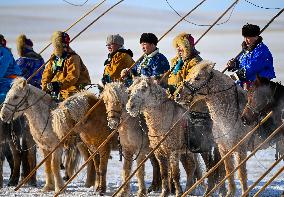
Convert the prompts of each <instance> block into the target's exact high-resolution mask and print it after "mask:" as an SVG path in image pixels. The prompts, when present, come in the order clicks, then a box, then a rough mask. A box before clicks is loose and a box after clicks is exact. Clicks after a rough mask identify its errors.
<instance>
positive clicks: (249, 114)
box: [242, 76, 284, 156]
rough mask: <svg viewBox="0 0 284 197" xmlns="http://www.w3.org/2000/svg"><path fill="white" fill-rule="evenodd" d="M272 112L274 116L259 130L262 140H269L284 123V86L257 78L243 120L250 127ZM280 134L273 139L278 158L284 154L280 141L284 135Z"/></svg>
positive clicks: (249, 94) (283, 147) (282, 143)
mask: <svg viewBox="0 0 284 197" xmlns="http://www.w3.org/2000/svg"><path fill="white" fill-rule="evenodd" d="M270 111H273V114H272V116H271V117H270V118H269V119H268V120H267V121H266V122H265V123H264V124H263V126H262V127H261V128H260V129H259V130H258V135H259V136H260V137H261V138H267V137H268V136H269V134H271V132H273V131H274V130H275V129H276V127H278V126H279V125H280V124H281V123H282V122H283V121H284V114H283V113H284V86H283V85H281V84H280V83H276V82H273V81H270V80H268V79H267V78H261V77H259V76H257V77H256V81H255V82H254V83H253V86H252V87H251V88H250V89H249V91H248V99H247V104H246V106H245V108H244V110H243V113H242V120H243V122H244V123H245V124H249V125H250V124H252V123H255V122H257V121H258V120H259V119H260V118H261V117H262V116H264V115H266V113H268V112H270ZM281 133H283V131H282V132H279V134H281ZM279 134H278V135H276V136H275V137H274V139H273V141H277V144H276V151H277V154H276V155H277V156H278V155H282V154H283V153H284V142H283V140H280V139H282V138H283V134H282V136H279ZM279 137H282V138H279Z"/></svg>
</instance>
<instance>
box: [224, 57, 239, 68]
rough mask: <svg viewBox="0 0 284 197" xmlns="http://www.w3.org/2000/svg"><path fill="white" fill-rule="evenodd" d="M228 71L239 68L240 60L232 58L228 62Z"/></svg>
mask: <svg viewBox="0 0 284 197" xmlns="http://www.w3.org/2000/svg"><path fill="white" fill-rule="evenodd" d="M227 68H228V71H234V70H236V69H237V68H238V61H236V60H235V59H234V58H232V59H230V60H229V61H228V63H227Z"/></svg>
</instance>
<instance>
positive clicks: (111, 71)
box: [102, 34, 134, 84]
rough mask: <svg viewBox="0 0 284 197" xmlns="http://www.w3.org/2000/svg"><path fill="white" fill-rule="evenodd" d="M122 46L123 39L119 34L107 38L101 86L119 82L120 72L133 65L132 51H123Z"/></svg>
mask: <svg viewBox="0 0 284 197" xmlns="http://www.w3.org/2000/svg"><path fill="white" fill-rule="evenodd" d="M123 45H124V39H123V37H121V36H120V35H119V34H116V35H108V36H107V40H106V46H107V49H108V51H109V54H108V59H106V61H105V63H104V66H105V69H104V74H103V78H102V83H103V84H106V83H110V82H112V81H116V80H119V79H120V73H121V71H122V70H123V69H125V68H129V67H130V66H132V64H134V60H133V59H132V57H133V53H132V51H131V50H130V49H127V50H126V49H124V47H123Z"/></svg>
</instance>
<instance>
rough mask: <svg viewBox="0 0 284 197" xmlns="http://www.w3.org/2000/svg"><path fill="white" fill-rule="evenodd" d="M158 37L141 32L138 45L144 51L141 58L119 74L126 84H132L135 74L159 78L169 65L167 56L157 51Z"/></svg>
mask: <svg viewBox="0 0 284 197" xmlns="http://www.w3.org/2000/svg"><path fill="white" fill-rule="evenodd" d="M157 44H158V38H157V37H156V35H155V34H153V33H143V34H142V35H141V37H140V45H141V47H142V50H143V52H144V55H143V57H142V59H141V60H139V61H138V62H137V63H136V64H135V65H134V67H133V68H132V69H130V70H129V69H124V70H122V72H121V76H122V77H123V78H126V79H125V83H126V85H127V86H129V85H131V84H132V79H133V77H135V76H146V77H152V76H154V77H155V78H160V77H161V76H162V75H163V74H164V73H165V72H166V71H168V70H169V68H170V65H169V62H168V60H167V58H166V57H165V56H164V55H163V54H161V53H160V52H159V49H158V48H157Z"/></svg>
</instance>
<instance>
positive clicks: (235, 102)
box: [175, 61, 252, 196]
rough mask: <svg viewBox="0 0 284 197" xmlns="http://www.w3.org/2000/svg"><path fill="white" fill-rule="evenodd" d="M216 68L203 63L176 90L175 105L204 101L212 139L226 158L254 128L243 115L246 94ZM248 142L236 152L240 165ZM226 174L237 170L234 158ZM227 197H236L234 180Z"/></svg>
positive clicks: (243, 183)
mask: <svg viewBox="0 0 284 197" xmlns="http://www.w3.org/2000/svg"><path fill="white" fill-rule="evenodd" d="M213 67H214V64H213V63H211V62H208V61H203V62H201V63H200V64H198V65H196V66H195V67H193V70H192V71H191V76H190V77H189V78H190V79H189V80H188V81H185V82H184V84H183V85H182V86H180V87H179V89H178V90H177V92H178V93H177V96H176V98H175V99H176V101H177V102H179V103H180V104H185V105H188V104H191V103H193V102H195V101H197V100H199V99H205V101H206V104H207V106H208V108H209V112H210V115H211V118H212V120H213V130H212V132H213V136H214V139H215V142H216V143H217V144H218V147H219V150H220V153H221V156H222V157H223V156H224V155H225V154H226V153H227V152H228V151H229V150H230V149H231V148H232V147H233V146H234V145H236V144H237V143H238V142H239V141H240V140H241V139H242V137H243V136H244V135H245V134H246V133H247V132H248V131H250V130H251V129H252V128H251V127H249V126H245V125H244V124H243V123H242V120H241V113H242V110H243V109H244V106H245V104H246V92H245V91H244V90H243V89H242V88H241V87H239V86H238V85H236V84H235V83H234V81H233V80H232V79H231V78H230V77H229V76H227V75H225V74H223V73H221V72H219V71H217V70H214V69H213ZM247 150H248V144H247V142H246V143H244V144H243V145H241V146H239V147H238V148H237V149H236V150H235V152H234V153H235V156H236V157H235V158H236V161H237V164H239V163H241V162H242V160H243V159H244V158H245V157H246V154H247ZM224 163H225V168H226V174H229V173H230V172H231V171H232V170H233V167H234V163H233V156H232V155H231V156H230V157H228V158H227V159H225V161H224ZM238 175H239V179H240V182H241V186H242V191H243V192H244V191H245V190H246V189H247V170H246V164H243V165H242V166H241V167H240V168H239V170H238ZM228 181H229V182H228V183H229V184H228V186H229V190H228V193H227V194H228V195H230V196H235V192H236V185H235V182H234V176H231V177H230V178H229V180H228Z"/></svg>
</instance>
